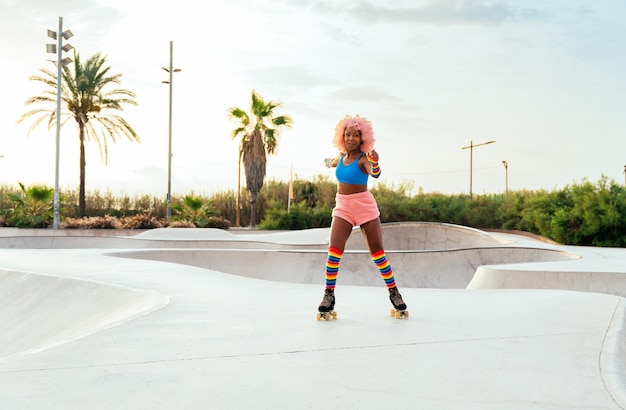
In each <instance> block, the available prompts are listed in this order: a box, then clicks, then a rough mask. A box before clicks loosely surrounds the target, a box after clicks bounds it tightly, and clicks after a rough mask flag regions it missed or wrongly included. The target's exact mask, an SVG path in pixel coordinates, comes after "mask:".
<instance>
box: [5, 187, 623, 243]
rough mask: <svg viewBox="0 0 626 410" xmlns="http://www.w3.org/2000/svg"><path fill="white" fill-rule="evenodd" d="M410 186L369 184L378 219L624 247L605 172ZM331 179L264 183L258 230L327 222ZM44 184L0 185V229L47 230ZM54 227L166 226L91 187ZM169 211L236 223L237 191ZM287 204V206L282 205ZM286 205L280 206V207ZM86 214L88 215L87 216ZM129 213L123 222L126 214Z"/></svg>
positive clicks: (180, 222) (189, 200)
mask: <svg viewBox="0 0 626 410" xmlns="http://www.w3.org/2000/svg"><path fill="white" fill-rule="evenodd" d="M412 191H413V189H412V185H411V184H408V183H405V184H401V185H399V186H388V185H385V184H383V183H381V182H378V183H376V184H375V186H374V187H373V188H372V193H373V194H374V196H375V197H376V200H377V202H378V205H379V209H380V214H381V215H380V218H381V221H382V222H383V223H385V222H402V221H425V222H441V223H452V224H459V225H465V226H471V227H475V228H479V229H489V228H494V229H510V230H519V231H526V232H530V233H534V234H538V235H541V236H544V237H547V238H549V239H552V240H555V241H557V242H560V243H563V244H568V245H591V246H619V247H626V235H625V234H624V233H625V232H626V189H625V188H624V186H622V185H620V184H617V183H616V182H614V181H609V180H608V178H607V177H605V176H602V178H601V179H600V180H599V181H598V182H597V183H592V182H589V181H587V180H583V181H582V182H579V183H574V184H572V185H568V186H565V187H564V188H562V189H558V190H552V191H546V190H537V191H529V190H520V191H509V192H508V193H507V194H492V195H488V194H486V195H474V197H470V196H469V195H464V194H459V195H444V194H441V193H436V192H434V193H424V192H423V191H422V190H421V189H420V190H418V193H417V194H416V195H414V194H412V193H411V192H412ZM335 194H336V183H335V182H334V181H331V180H330V179H329V178H328V177H326V176H318V177H315V178H313V179H311V180H299V179H295V180H294V181H293V198H292V199H291V201H290V199H289V184H288V183H285V182H281V181H267V182H266V184H265V186H264V188H263V189H262V190H261V192H260V193H259V200H258V209H257V216H258V217H259V218H260V221H261V222H260V223H259V224H258V225H257V226H258V227H259V228H262V229H281V230H285V229H307V228H319V227H327V226H330V222H331V209H332V207H333V206H334V203H335ZM52 196H53V192H52V190H51V189H49V188H47V187H42V186H33V187H28V188H26V187H25V186H24V185H22V184H20V185H19V187H18V188H16V187H12V186H0V226H17V227H25V228H26V227H30V228H32V227H40V228H41V227H44V228H45V227H49V226H50V225H51V223H52ZM60 199H61V227H67V228H70V227H74V228H83V229H90V228H91V229H93V228H98V229H119V228H121V227H123V226H126V227H127V229H150V228H157V227H161V226H168V224H167V222H166V221H165V214H166V209H167V204H166V201H165V198H163V199H159V198H156V197H150V196H146V195H144V196H139V197H130V196H127V195H123V196H120V197H115V196H113V195H112V194H111V193H110V192H107V193H104V194H102V193H100V192H98V191H96V192H94V193H92V194H89V193H88V195H87V210H88V214H89V218H86V219H84V220H76V219H74V218H75V215H76V210H77V208H78V206H77V203H78V195H77V193H76V192H74V191H71V190H70V191H62V192H61V195H60ZM173 203H174V204H175V205H174V206H173V209H175V212H176V215H175V216H174V217H173V220H172V221H170V223H169V226H170V227H183V226H184V227H191V226H193V227H216V228H222V229H228V228H229V227H230V226H232V223H231V221H236V214H237V192H236V191H227V192H225V193H219V194H215V195H213V196H207V195H196V194H193V193H192V194H189V195H187V196H184V197H183V198H182V199H181V198H173ZM290 203H291V205H289V204H290ZM288 207H289V208H290V209H289V211H287V208H288ZM92 218H93V219H92ZM126 218H130V219H126ZM249 218H250V201H249V195H248V193H247V191H246V190H245V189H242V190H241V193H240V224H241V226H249V224H250V221H249Z"/></svg>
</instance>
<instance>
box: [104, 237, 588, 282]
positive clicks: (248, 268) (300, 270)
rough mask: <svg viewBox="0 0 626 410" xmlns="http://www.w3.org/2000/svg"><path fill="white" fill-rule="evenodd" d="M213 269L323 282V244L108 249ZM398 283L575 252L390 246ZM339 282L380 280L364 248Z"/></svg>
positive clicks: (459, 277)
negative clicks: (318, 246) (308, 246)
mask: <svg viewBox="0 0 626 410" xmlns="http://www.w3.org/2000/svg"><path fill="white" fill-rule="evenodd" d="M106 255H108V256H117V257H125V258H134V259H146V260H158V261H161V262H170V263H178V264H184V265H190V266H196V267H200V268H204V269H210V270H216V271H219V272H223V273H228V274H231V275H238V276H245V277H249V278H256V279H264V280H272V281H279V282H290V283H313V284H322V283H324V274H323V270H324V266H325V263H326V255H327V251H326V250H312V249H307V250H296V249H291V250H288V249H278V250H277V249H222V248H219V249H150V250H145V249H142V250H125V251H115V252H108V253H106ZM387 256H388V257H389V261H390V263H391V264H392V266H393V269H394V271H395V272H398V275H397V277H396V280H397V282H398V285H399V286H401V287H410V288H437V289H464V288H465V287H467V286H468V284H469V283H470V281H471V280H472V278H473V277H474V274H475V272H476V268H477V267H479V266H481V265H488V264H498V263H508V264H510V263H518V262H519V263H521V262H524V263H526V262H529V261H532V262H545V261H568V260H572V259H575V258H578V255H575V254H572V253H569V252H564V251H559V250H553V249H540V248H524V247H491V248H470V249H456V250H437V251H388V252H387ZM338 281H339V283H341V284H343V285H354V286H380V283H381V279H380V276H379V274H378V270H377V269H376V267H375V265H374V264H373V263H372V260H371V257H370V255H369V253H368V252H367V251H346V252H345V253H344V257H343V258H342V261H341V273H340V275H339V277H338Z"/></svg>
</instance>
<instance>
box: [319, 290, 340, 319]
mask: <svg viewBox="0 0 626 410" xmlns="http://www.w3.org/2000/svg"><path fill="white" fill-rule="evenodd" d="M334 308H335V291H334V290H333V289H326V290H325V291H324V298H323V299H322V303H320V306H319V307H318V308H317V310H318V313H317V320H322V319H324V320H331V319H337V312H335V311H334V310H333V309H334Z"/></svg>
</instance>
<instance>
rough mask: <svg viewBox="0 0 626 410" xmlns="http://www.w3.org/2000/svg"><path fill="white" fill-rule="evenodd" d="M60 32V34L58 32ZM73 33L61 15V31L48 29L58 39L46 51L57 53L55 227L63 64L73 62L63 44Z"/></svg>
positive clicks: (55, 219) (56, 219)
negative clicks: (66, 27) (67, 27)
mask: <svg viewBox="0 0 626 410" xmlns="http://www.w3.org/2000/svg"><path fill="white" fill-rule="evenodd" d="M57 33H58V34H57ZM72 36H73V34H72V32H71V31H70V30H67V31H65V32H63V17H59V31H58V32H54V31H52V30H48V37H50V38H52V39H55V40H57V45H56V46H55V45H54V44H47V45H46V51H47V52H49V53H56V54H57V113H56V122H57V123H56V140H55V147H56V148H55V166H54V205H53V208H54V211H53V212H54V216H53V222H52V227H53V229H59V156H60V155H59V154H60V151H61V149H60V146H61V85H62V83H63V76H62V71H61V69H62V68H63V65H65V64H69V63H71V62H72V59H71V58H69V57H66V58H64V59H63V58H62V57H63V51H69V50H71V49H72V48H73V47H72V46H71V45H70V44H66V45H65V46H63V39H66V40H67V39H68V38H70V37H72Z"/></svg>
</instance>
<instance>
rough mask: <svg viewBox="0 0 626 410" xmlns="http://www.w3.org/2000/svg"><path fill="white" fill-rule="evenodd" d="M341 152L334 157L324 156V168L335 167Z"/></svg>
mask: <svg viewBox="0 0 626 410" xmlns="http://www.w3.org/2000/svg"><path fill="white" fill-rule="evenodd" d="M342 155H343V154H342V153H339V155H337V156H336V157H335V158H324V164H325V165H326V168H335V167H336V166H337V165H338V164H339V160H340V159H341V156H342Z"/></svg>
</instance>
